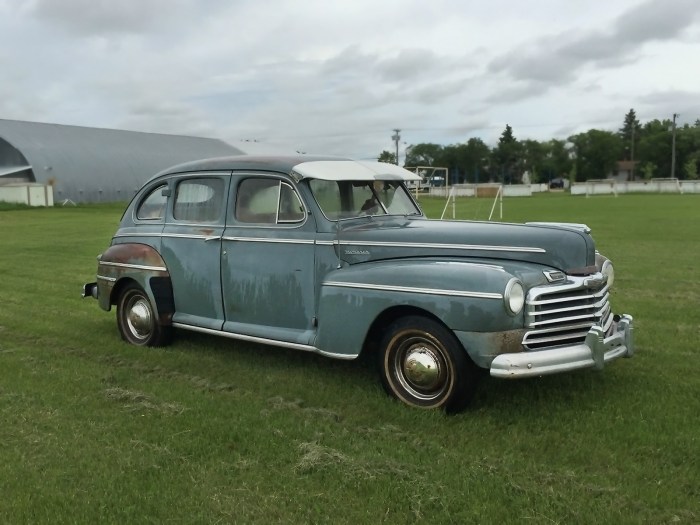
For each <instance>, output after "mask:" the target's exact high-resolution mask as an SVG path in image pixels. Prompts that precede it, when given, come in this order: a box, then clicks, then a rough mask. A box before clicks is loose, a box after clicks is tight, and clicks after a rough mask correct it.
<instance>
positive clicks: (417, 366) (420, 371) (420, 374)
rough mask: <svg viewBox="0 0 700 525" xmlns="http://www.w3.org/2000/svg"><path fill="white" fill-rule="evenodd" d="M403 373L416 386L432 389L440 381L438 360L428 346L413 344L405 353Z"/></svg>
mask: <svg viewBox="0 0 700 525" xmlns="http://www.w3.org/2000/svg"><path fill="white" fill-rule="evenodd" d="M403 373H404V375H405V376H406V379H408V380H409V381H410V382H411V383H413V384H414V385H416V386H417V387H418V388H421V389H426V390H432V389H434V388H435V386H436V385H437V384H438V383H439V382H440V360H439V359H438V357H437V356H436V355H435V353H434V352H433V351H432V350H431V349H430V348H428V347H426V346H424V345H419V346H415V347H413V348H411V349H410V350H409V351H408V352H407V353H406V358H405V359H404V362H403Z"/></svg>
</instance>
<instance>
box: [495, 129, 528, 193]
mask: <svg viewBox="0 0 700 525" xmlns="http://www.w3.org/2000/svg"><path fill="white" fill-rule="evenodd" d="M521 152H522V146H521V144H520V143H519V142H518V140H517V139H516V138H515V136H514V135H513V128H511V127H510V125H509V124H506V129H504V130H503V133H501V137H500V138H499V139H498V145H497V146H496V148H495V149H494V150H493V153H492V158H493V161H494V164H495V165H496V166H497V167H498V170H499V172H500V179H501V182H504V183H510V182H512V180H513V179H514V178H515V176H516V175H518V176H519V175H520V173H518V171H520V170H519V164H520V161H521Z"/></svg>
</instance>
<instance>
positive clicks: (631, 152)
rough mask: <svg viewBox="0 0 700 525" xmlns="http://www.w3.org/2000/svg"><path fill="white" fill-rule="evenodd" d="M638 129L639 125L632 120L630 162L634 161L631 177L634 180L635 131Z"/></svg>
mask: <svg viewBox="0 0 700 525" xmlns="http://www.w3.org/2000/svg"><path fill="white" fill-rule="evenodd" d="M636 129H637V126H635V125H634V122H632V144H630V162H631V163H632V167H631V168H630V175H631V177H630V178H631V179H632V180H634V131H635V130H636Z"/></svg>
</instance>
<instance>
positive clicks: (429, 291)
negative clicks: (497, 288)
mask: <svg viewBox="0 0 700 525" xmlns="http://www.w3.org/2000/svg"><path fill="white" fill-rule="evenodd" d="M321 285H322V286H333V287H337V288H359V289H362V290H373V291H382V292H402V293H418V294H424V295H445V296H448V297H471V298H476V299H498V300H502V299H503V294H500V293H488V292H467V291H459V290H444V289H441V288H417V287H412V286H392V285H384V284H361V283H345V282H342V281H324V282H323V283H322V284H321Z"/></svg>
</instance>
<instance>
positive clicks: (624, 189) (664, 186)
mask: <svg viewBox="0 0 700 525" xmlns="http://www.w3.org/2000/svg"><path fill="white" fill-rule="evenodd" d="M618 193H700V181H697V180H678V179H651V180H648V181H634V182H629V181H627V182H617V181H615V180H612V179H609V180H607V179H606V180H589V181H588V182H577V183H574V184H572V185H571V194H572V195H610V194H618Z"/></svg>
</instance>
